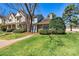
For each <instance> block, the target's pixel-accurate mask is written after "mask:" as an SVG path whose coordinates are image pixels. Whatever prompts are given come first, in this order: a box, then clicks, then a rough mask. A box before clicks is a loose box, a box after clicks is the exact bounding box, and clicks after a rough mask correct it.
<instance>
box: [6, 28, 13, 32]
mask: <svg viewBox="0 0 79 59" xmlns="http://www.w3.org/2000/svg"><path fill="white" fill-rule="evenodd" d="M13 30H14V29H7V30H6V32H12V31H13Z"/></svg>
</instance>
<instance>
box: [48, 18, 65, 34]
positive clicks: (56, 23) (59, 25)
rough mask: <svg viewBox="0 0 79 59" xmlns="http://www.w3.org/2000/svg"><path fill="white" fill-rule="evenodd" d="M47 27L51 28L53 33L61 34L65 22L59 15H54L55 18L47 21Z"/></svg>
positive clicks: (63, 30) (63, 31)
mask: <svg viewBox="0 0 79 59" xmlns="http://www.w3.org/2000/svg"><path fill="white" fill-rule="evenodd" d="M49 29H51V30H52V33H53V34H63V33H65V29H66V27H65V23H64V21H63V19H62V18H61V17H56V18H55V19H51V21H50V23H49Z"/></svg>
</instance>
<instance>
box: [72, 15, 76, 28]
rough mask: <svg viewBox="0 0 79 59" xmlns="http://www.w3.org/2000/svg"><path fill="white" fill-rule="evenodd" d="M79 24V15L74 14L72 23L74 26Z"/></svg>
mask: <svg viewBox="0 0 79 59" xmlns="http://www.w3.org/2000/svg"><path fill="white" fill-rule="evenodd" d="M77 24H78V17H77V16H73V17H72V21H71V25H72V26H73V27H77Z"/></svg>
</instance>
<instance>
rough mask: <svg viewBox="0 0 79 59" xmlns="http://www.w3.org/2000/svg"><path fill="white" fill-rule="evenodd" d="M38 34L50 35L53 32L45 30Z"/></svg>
mask: <svg viewBox="0 0 79 59" xmlns="http://www.w3.org/2000/svg"><path fill="white" fill-rule="evenodd" d="M38 32H39V33H40V34H43V35H49V34H51V33H52V32H51V30H43V29H40V30H39V31H38Z"/></svg>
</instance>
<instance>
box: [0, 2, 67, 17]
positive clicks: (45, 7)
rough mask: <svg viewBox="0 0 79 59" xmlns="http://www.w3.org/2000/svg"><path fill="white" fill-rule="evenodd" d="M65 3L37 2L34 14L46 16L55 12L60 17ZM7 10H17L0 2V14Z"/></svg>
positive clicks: (7, 12) (6, 13)
mask: <svg viewBox="0 0 79 59" xmlns="http://www.w3.org/2000/svg"><path fill="white" fill-rule="evenodd" d="M67 5H68V4H67V3H39V4H38V7H37V9H36V12H35V14H42V15H43V16H45V17H47V15H48V14H49V13H55V14H56V15H57V16H59V17H61V16H62V14H63V12H64V9H65V7H66V6H67ZM9 12H13V13H16V12H17V10H14V9H11V8H10V7H8V6H7V5H6V4H5V3H0V14H2V15H5V16H6V15H8V14H9Z"/></svg>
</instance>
